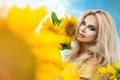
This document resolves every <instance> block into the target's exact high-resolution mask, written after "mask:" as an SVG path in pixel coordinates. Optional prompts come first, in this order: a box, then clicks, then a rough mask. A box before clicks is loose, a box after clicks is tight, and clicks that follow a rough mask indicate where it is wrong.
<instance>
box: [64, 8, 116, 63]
mask: <svg viewBox="0 0 120 80" xmlns="http://www.w3.org/2000/svg"><path fill="white" fill-rule="evenodd" d="M88 15H94V16H95V17H96V18H97V20H98V26H99V27H98V34H97V38H96V39H95V40H94V41H93V42H91V44H90V46H87V47H84V46H83V45H82V42H79V41H78V40H77V38H75V40H74V41H73V42H74V46H73V47H72V49H71V53H70V54H68V55H66V57H65V59H64V60H65V61H68V62H72V61H74V60H75V59H76V58H78V57H80V56H79V55H81V54H82V53H83V51H84V50H85V49H87V50H88V51H90V52H92V53H91V54H83V55H82V56H81V59H80V60H81V61H79V63H82V62H84V61H86V60H88V59H89V58H91V57H94V58H96V59H98V62H99V64H101V65H105V64H112V65H113V64H114V62H115V61H116V59H118V58H117V57H118V47H117V42H118V41H117V34H116V28H115V24H114V21H113V19H112V17H111V16H110V14H109V13H108V12H106V11H103V10H89V11H87V12H85V13H84V14H83V15H82V17H81V18H80V21H79V23H78V25H77V28H76V34H77V33H78V28H79V27H80V26H81V23H82V21H83V19H84V18H85V17H86V16H88Z"/></svg>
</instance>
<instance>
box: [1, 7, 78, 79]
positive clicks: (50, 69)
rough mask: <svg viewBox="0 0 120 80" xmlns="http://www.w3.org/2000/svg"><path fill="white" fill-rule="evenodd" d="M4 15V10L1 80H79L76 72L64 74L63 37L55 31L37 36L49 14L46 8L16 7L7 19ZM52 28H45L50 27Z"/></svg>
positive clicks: (11, 9)
mask: <svg viewBox="0 0 120 80" xmlns="http://www.w3.org/2000/svg"><path fill="white" fill-rule="evenodd" d="M3 11H4V9H0V44H1V45H0V64H1V65H0V79H3V80H48V79H49V80H74V79H75V80H79V76H78V75H77V74H76V73H75V71H74V72H72V73H71V72H63V69H64V67H65V66H66V65H67V64H65V63H63V62H62V60H61V55H60V52H59V46H60V44H59V43H60V42H61V41H62V38H63V36H58V35H57V34H55V33H53V32H54V29H50V30H53V32H51V31H50V30H41V31H40V34H39V35H36V34H35V29H36V28H37V27H38V25H39V23H40V22H41V20H42V19H43V18H44V17H45V16H46V15H47V14H48V10H47V9H46V7H45V6H41V7H39V8H37V9H35V10H31V8H30V6H27V7H25V8H18V7H17V6H12V7H11V8H10V10H9V11H8V15H7V17H6V18H4V19H3V18H2V13H3ZM48 22H49V20H48ZM49 24H50V26H51V25H53V24H51V23H49ZM49 24H48V25H46V24H43V25H44V26H46V27H48V26H49ZM55 31H56V29H55Z"/></svg>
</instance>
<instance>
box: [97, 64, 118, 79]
mask: <svg viewBox="0 0 120 80" xmlns="http://www.w3.org/2000/svg"><path fill="white" fill-rule="evenodd" d="M98 72H99V73H100V76H102V75H104V74H109V76H110V80H120V65H119V64H118V62H115V66H114V67H113V66H111V65H107V66H106V67H100V68H98Z"/></svg>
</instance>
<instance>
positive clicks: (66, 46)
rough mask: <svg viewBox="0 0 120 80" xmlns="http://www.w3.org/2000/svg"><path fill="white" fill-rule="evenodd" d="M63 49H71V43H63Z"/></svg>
mask: <svg viewBox="0 0 120 80" xmlns="http://www.w3.org/2000/svg"><path fill="white" fill-rule="evenodd" d="M61 46H62V48H61V50H65V49H71V43H69V44H66V43H61Z"/></svg>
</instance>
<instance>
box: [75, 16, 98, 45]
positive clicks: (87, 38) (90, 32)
mask: <svg viewBox="0 0 120 80" xmlns="http://www.w3.org/2000/svg"><path fill="white" fill-rule="evenodd" d="M97 33H98V21H97V18H96V17H95V16H94V15H88V16H87V17H85V19H84V20H83V21H82V23H81V26H80V27H79V30H78V34H77V39H78V40H79V41H80V42H85V43H90V42H92V41H94V40H95V39H96V37H97Z"/></svg>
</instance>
